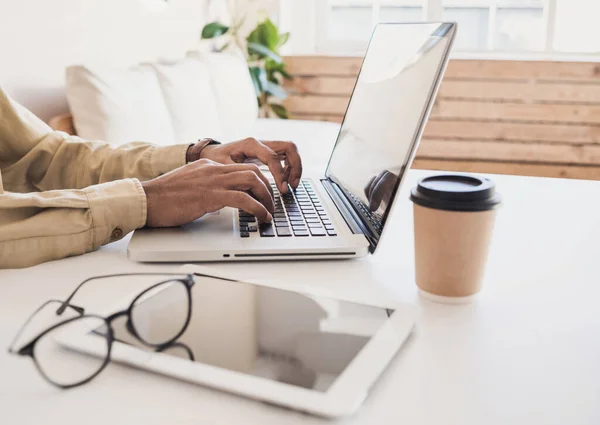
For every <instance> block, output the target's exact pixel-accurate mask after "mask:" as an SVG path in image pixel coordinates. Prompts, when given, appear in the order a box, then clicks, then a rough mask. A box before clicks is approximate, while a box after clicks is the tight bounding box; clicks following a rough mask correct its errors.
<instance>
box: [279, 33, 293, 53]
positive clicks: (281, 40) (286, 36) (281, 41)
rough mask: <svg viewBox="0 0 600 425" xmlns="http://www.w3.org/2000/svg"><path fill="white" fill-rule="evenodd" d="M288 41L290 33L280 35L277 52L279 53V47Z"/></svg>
mask: <svg viewBox="0 0 600 425" xmlns="http://www.w3.org/2000/svg"><path fill="white" fill-rule="evenodd" d="M289 39H290V33H289V32H286V33H283V34H281V35H280V36H279V41H278V42H277V51H279V49H280V48H281V46H283V45H284V44H285V43H287V42H288V40H289Z"/></svg>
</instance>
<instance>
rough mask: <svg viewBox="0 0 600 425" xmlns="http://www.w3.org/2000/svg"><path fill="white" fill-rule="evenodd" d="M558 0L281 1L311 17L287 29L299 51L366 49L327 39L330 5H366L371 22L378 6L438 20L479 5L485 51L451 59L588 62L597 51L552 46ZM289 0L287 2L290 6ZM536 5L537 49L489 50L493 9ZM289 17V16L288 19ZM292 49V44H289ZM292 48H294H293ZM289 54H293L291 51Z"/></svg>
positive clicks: (352, 51) (595, 57) (358, 51)
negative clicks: (540, 26)
mask: <svg viewBox="0 0 600 425" xmlns="http://www.w3.org/2000/svg"><path fill="white" fill-rule="evenodd" d="M557 1H558V0H529V1H523V0H497V1H496V0H486V1H485V2H483V3H484V4H482V2H481V1H478V2H477V3H474V2H473V0H422V1H420V0H330V1H325V0H302V1H299V0H281V2H282V4H284V3H287V9H286V10H288V12H289V13H292V14H295V13H297V12H301V13H300V15H302V16H307V13H309V12H308V11H310V14H311V15H312V16H313V18H312V19H313V22H311V23H309V24H308V25H307V23H306V21H303V22H302V23H298V24H297V25H291V26H290V28H289V29H290V30H292V31H293V32H294V33H296V34H300V36H299V37H298V38H300V37H302V38H303V39H304V40H309V41H310V46H309V45H308V43H306V42H305V43H304V45H303V48H301V49H299V50H300V51H301V52H300V53H316V54H340V53H341V54H346V55H352V54H358V55H360V54H363V53H364V50H365V48H366V42H365V41H355V40H331V39H329V38H328V37H327V33H328V15H329V11H330V8H331V6H332V5H333V6H335V5H336V4H337V5H340V6H348V5H356V6H365V7H370V8H372V10H373V14H372V16H373V23H375V22H377V20H378V14H379V10H380V8H381V7H382V6H386V5H395V6H409V7H410V6H417V7H422V8H423V20H425V21H441V20H442V16H443V10H444V7H465V8H467V7H470V8H473V7H482V8H487V9H488V13H489V14H490V15H489V22H490V25H489V28H488V36H487V50H474V51H455V52H453V54H452V57H454V58H465V59H524V60H527V59H536V60H578V61H590V60H600V52H576V53H574V52H565V51H560V50H556V49H555V48H554V39H555V34H556V9H557ZM290 3H291V5H290ZM532 7H534V8H536V7H539V8H541V9H542V12H543V19H544V31H545V34H544V35H545V40H544V45H543V48H542V49H541V50H535V51H533V50H503V51H499V50H492V49H493V43H494V33H495V28H494V24H495V22H496V19H495V18H496V11H497V9H499V8H525V9H528V8H532ZM292 20H293V19H292ZM292 49H293V47H292ZM293 50H296V49H293ZM292 53H297V52H296V51H293V52H292Z"/></svg>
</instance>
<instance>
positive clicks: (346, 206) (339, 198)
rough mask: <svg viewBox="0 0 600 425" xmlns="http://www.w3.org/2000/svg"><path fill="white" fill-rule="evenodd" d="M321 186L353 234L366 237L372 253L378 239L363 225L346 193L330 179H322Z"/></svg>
mask: <svg viewBox="0 0 600 425" xmlns="http://www.w3.org/2000/svg"><path fill="white" fill-rule="evenodd" d="M321 184H322V185H323V187H324V188H325V190H326V191H327V193H328V194H329V196H330V197H331V199H332V200H333V203H334V204H335V206H336V207H337V209H338V211H339V212H340V214H341V215H342V217H344V220H345V221H346V224H348V227H350V230H352V233H354V234H360V235H364V236H365V237H366V238H367V240H368V241H369V251H370V252H371V253H372V252H373V251H374V250H375V247H376V246H377V242H376V239H374V238H373V237H372V235H371V231H370V230H369V229H368V228H367V227H366V226H365V225H364V224H363V222H362V220H361V219H360V217H359V215H358V214H357V213H356V211H355V210H354V208H353V207H352V204H351V203H350V201H349V200H348V199H347V198H346V195H345V194H344V192H343V191H342V190H341V189H340V188H339V187H338V185H337V184H335V182H333V181H331V180H330V179H322V180H321Z"/></svg>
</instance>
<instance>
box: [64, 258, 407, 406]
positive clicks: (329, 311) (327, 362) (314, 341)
mask: <svg viewBox="0 0 600 425" xmlns="http://www.w3.org/2000/svg"><path fill="white" fill-rule="evenodd" d="M188 270H189V271H191V270H194V271H195V272H196V273H198V274H210V275H211V276H214V277H206V276H200V275H195V276H194V283H193V285H192V286H191V288H190V294H191V300H192V302H191V316H190V317H191V318H190V321H189V324H188V325H187V327H186V328H185V332H184V333H183V334H182V336H181V337H180V338H178V340H177V341H176V343H174V344H172V345H171V346H169V347H164V348H162V349H161V350H162V352H156V349H155V348H151V347H148V346H144V345H143V344H141V343H140V342H139V341H138V340H136V338H135V337H134V336H133V335H132V333H131V330H130V329H128V328H129V327H128V326H127V319H126V316H123V318H122V320H121V319H117V320H116V321H115V322H113V328H114V337H115V342H114V343H113V349H112V353H111V359H112V361H116V362H120V363H125V364H128V365H132V366H135V367H136V368H141V369H146V370H149V371H152V372H157V373H160V374H163V375H167V376H170V377H173V378H177V379H181V380H185V381H188V382H192V383H196V384H200V385H204V386H208V387H213V388H217V389H219V390H223V391H229V392H232V393H235V394H239V395H243V396H246V397H250V398H253V399H257V400H261V401H266V402H270V403H274V404H277V405H281V406H286V407H288V408H291V409H294V410H299V411H303V412H308V413H312V414H316V415H319V416H325V417H340V416H345V415H350V414H352V413H354V412H355V411H356V410H357V409H358V408H359V407H360V405H361V403H362V402H363V400H364V399H365V398H366V396H367V394H368V391H369V389H370V388H371V387H372V385H373V384H374V383H375V381H376V380H377V378H378V377H379V375H380V374H381V373H382V371H383V370H384V369H385V368H386V366H387V365H388V363H389V362H390V361H391V360H392V359H393V357H394V356H395V354H396V353H397V352H398V350H399V349H400V348H401V347H402V345H403V343H404V342H405V340H406V339H407V338H408V336H409V335H410V333H411V331H412V329H413V326H414V323H415V309H414V307H412V306H410V305H387V306H370V305H362V304H356V303H351V302H347V301H341V300H338V299H333V298H328V297H324V296H320V295H315V294H311V293H309V292H296V291H290V290H286V289H282V288H281V287H275V286H271V285H264V284H256V283H246V282H239V281H235V278H233V279H232V278H231V274H228V273H224V272H216V271H215V270H214V269H212V268H211V269H209V268H206V267H194V268H191V269H190V268H188ZM228 275H229V277H228ZM182 276H185V274H182ZM224 279H232V280H224ZM180 290H181V288H175V287H174V286H169V285H166V286H164V287H163V288H162V289H161V290H158V291H153V292H152V293H150V295H149V296H145V297H142V298H141V299H139V300H138V301H137V302H136V304H135V309H136V313H135V314H136V316H135V327H136V329H138V330H139V331H140V332H141V333H144V335H149V337H148V338H152V337H153V336H156V337H157V338H159V337H160V336H161V335H162V334H164V333H165V332H166V331H168V329H171V328H174V327H175V326H177V324H176V323H174V321H179V322H180V321H181V320H182V317H181V316H182V314H181V311H182V307H181V301H180V294H181V292H180ZM132 301H133V299H132V297H130V298H129V299H126V300H124V301H123V302H121V303H119V304H118V305H117V306H114V307H113V308H111V309H107V311H105V312H103V315H104V316H109V315H111V314H113V313H115V312H117V311H120V310H124V309H127V308H128V307H129V305H130V304H131V302H132ZM179 322H178V323H179ZM74 323H76V322H74ZM102 332H103V331H101V330H100V331H99V330H94V329H84V328H81V327H77V326H71V327H67V329H66V331H65V332H64V333H62V334H61V336H60V343H61V344H63V345H66V346H67V347H68V348H71V349H75V350H77V351H79V352H83V353H84V354H82V355H99V353H101V352H102V353H103V352H105V343H104V347H103V344H102V341H103V339H104V338H105V336H104V335H100V334H101V333H102Z"/></svg>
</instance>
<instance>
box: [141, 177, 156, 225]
mask: <svg viewBox="0 0 600 425" xmlns="http://www.w3.org/2000/svg"><path fill="white" fill-rule="evenodd" d="M141 184H142V189H143V190H144V193H145V194H146V223H144V225H145V226H151V224H152V222H153V220H154V214H153V211H154V203H155V191H154V184H153V182H152V180H150V181H146V182H141Z"/></svg>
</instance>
